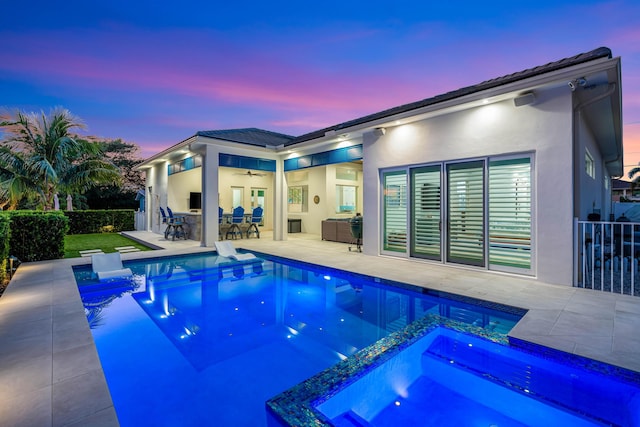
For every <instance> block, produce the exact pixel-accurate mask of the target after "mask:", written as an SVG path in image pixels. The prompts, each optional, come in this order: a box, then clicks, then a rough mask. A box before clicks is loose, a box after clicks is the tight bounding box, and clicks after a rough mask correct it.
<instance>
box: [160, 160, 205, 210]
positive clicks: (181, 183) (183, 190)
mask: <svg viewBox="0 0 640 427" xmlns="http://www.w3.org/2000/svg"><path fill="white" fill-rule="evenodd" d="M167 182H168V187H167V204H168V206H169V207H170V208H171V210H172V211H174V212H189V195H190V193H191V192H192V191H193V192H202V168H194V169H190V170H187V171H184V172H178V173H174V174H173V175H169V177H168V178H167Z"/></svg>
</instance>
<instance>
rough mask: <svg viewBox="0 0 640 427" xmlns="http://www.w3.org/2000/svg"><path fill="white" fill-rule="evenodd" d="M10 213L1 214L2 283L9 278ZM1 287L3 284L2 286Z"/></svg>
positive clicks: (0, 263) (0, 259)
mask: <svg viewBox="0 0 640 427" xmlns="http://www.w3.org/2000/svg"><path fill="white" fill-rule="evenodd" d="M10 223H11V220H10V218H9V215H7V214H0V284H2V283H4V281H5V280H7V276H8V275H7V268H8V267H7V258H9V238H10V237H11V227H10V226H9V225H10ZM0 288H1V286H0Z"/></svg>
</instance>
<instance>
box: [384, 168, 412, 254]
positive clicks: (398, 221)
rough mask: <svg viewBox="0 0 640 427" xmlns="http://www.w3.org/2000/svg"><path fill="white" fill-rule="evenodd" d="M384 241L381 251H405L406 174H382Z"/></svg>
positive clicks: (396, 172) (397, 172) (399, 172)
mask: <svg viewBox="0 0 640 427" xmlns="http://www.w3.org/2000/svg"><path fill="white" fill-rule="evenodd" d="M383 186H384V197H383V209H384V236H383V238H384V241H383V249H384V250H387V251H394V252H406V251H407V173H406V172H405V171H395V172H385V173H384V174H383Z"/></svg>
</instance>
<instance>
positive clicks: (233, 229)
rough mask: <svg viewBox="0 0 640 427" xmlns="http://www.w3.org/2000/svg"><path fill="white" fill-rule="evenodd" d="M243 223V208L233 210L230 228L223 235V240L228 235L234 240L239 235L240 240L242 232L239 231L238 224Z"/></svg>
mask: <svg viewBox="0 0 640 427" xmlns="http://www.w3.org/2000/svg"><path fill="white" fill-rule="evenodd" d="M243 221H244V208H243V207H242V206H238V207H237V208H235V209H234V210H233V214H232V215H231V226H230V227H229V229H228V230H227V232H226V233H225V239H228V238H229V234H231V236H232V237H233V238H234V239H235V238H236V236H237V235H238V234H239V235H240V238H242V230H241V229H240V224H242V223H243Z"/></svg>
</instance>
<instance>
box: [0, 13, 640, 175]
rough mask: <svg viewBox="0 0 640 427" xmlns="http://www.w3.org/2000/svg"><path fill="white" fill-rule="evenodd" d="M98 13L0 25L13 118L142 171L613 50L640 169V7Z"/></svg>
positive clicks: (5, 90) (19, 16)
mask: <svg viewBox="0 0 640 427" xmlns="http://www.w3.org/2000/svg"><path fill="white" fill-rule="evenodd" d="M92 3H93V2H86V1H83V2H79V1H76V0H72V1H66V2H49V1H40V0H36V1H32V2H22V3H20V4H19V3H18V2H14V3H12V4H11V6H10V7H9V13H3V14H1V15H0V40H2V49H0V106H1V107H6V108H9V109H14V108H19V109H23V110H27V111H40V110H45V111H48V110H49V109H50V108H52V107H54V106H58V105H61V106H63V107H65V108H67V109H69V110H70V111H71V112H72V113H74V114H75V115H77V116H79V117H80V118H82V119H83V120H84V122H85V123H86V124H87V127H88V133H89V134H91V135H95V136H99V137H104V138H122V139H124V140H125V141H128V142H134V143H136V144H138V145H140V147H141V148H142V152H141V155H142V156H143V157H146V156H148V155H151V154H153V153H155V152H157V151H160V150H162V149H165V148H167V147H169V146H170V145H173V144H175V143H177V142H179V141H181V140H183V139H185V138H187V137H189V136H191V135H193V134H194V133H195V132H196V131H198V130H211V129H227V128H239V127H259V128H263V129H268V130H272V131H276V132H282V133H287V134H292V135H300V134H303V133H306V132H309V131H313V130H316V129H320V128H323V127H325V126H330V125H333V124H337V123H340V122H343V121H346V120H350V119H353V118H356V117H360V116H363V115H366V114H370V113H373V112H377V111H380V110H383V109H386V108H389V107H393V106H396V105H400V104H404V103H408V102H413V101H417V100H420V99H424V98H427V97H431V96H434V95H438V94H441V93H445V92H448V91H451V90H455V89H458V88H461V87H464V86H468V85H472V84H476V83H480V82H482V81H484V80H487V79H491V78H494V77H498V76H502V75H506V74H510V73H512V72H516V71H520V70H523V69H526V68H530V67H533V66H537V65H542V64H545V63H547V62H551V61H555V60H559V59H562V58H565V57H569V56H573V55H576V54H578V53H581V52H587V51H590V50H592V49H595V48H597V47H600V46H607V47H609V48H610V49H611V50H612V52H613V54H614V56H621V57H622V70H623V71H622V72H623V84H622V88H623V104H624V105H623V119H624V138H625V152H626V156H625V164H626V165H634V164H637V163H638V161H640V3H639V2H637V1H630V0H621V1H581V2H566V1H538V2H521V1H513V0H512V1H509V2H507V1H504V2H502V1H498V2H490V1H489V2H475V1H469V2H460V1H449V2H439V3H437V4H430V2H427V1H424V0H422V1H402V0H396V1H394V2H390V1H385V2H382V1H367V2H360V1H357V2H348V1H341V2H337V1H331V0H330V1H324V2H315V3H314V4H312V5H306V4H305V2H293V1H271V2H253V1H249V2H241V3H234V2H220V1H212V2H204V1H184V2H180V3H175V2H166V3H165V2H151V1H136V2H131V1H127V2H125V1H119V0H117V1H109V2H102V3H100V4H92ZM4 11H7V6H5V8H4Z"/></svg>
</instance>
